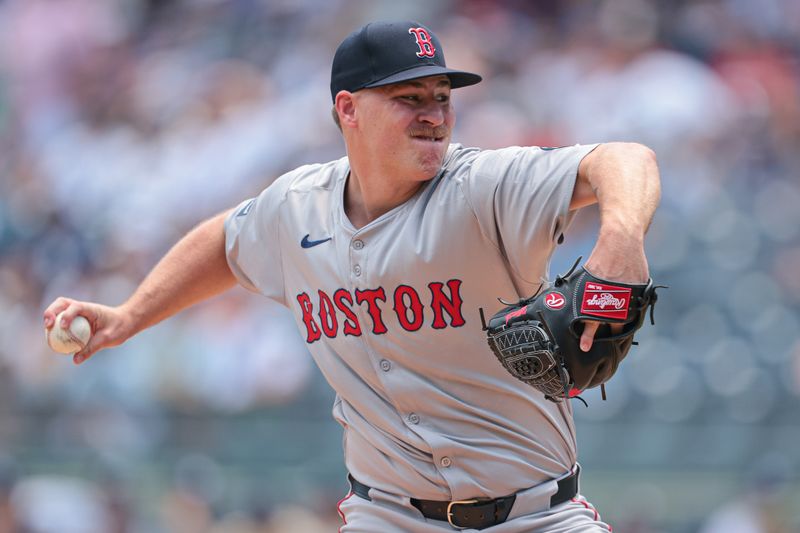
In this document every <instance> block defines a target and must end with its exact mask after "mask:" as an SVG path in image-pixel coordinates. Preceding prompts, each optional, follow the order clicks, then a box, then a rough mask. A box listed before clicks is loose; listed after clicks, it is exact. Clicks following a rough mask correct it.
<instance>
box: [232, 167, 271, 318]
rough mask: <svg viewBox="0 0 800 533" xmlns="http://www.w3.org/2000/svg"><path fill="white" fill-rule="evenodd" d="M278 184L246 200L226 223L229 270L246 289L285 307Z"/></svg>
mask: <svg viewBox="0 0 800 533" xmlns="http://www.w3.org/2000/svg"><path fill="white" fill-rule="evenodd" d="M277 185H278V183H274V184H273V185H271V186H269V187H267V188H266V189H264V191H263V192H261V194H259V195H258V196H257V197H255V198H252V199H250V200H246V201H244V202H242V203H241V204H239V206H237V207H236V209H234V210H233V211H232V212H231V214H230V215H228V218H227V219H226V220H225V252H226V256H227V259H228V266H230V269H231V271H232V272H233V274H234V275H235V276H236V279H237V280H238V281H239V283H240V284H241V285H242V286H244V287H245V288H247V289H249V290H251V291H255V292H258V293H261V294H263V295H264V296H267V297H268V298H272V299H273V300H276V301H277V302H279V303H285V291H284V279H283V261H282V257H281V246H280V201H281V191H280V190H279V187H278V186H277Z"/></svg>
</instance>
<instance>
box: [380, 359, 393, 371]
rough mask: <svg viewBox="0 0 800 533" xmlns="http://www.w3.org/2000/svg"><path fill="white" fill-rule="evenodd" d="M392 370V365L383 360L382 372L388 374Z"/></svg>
mask: <svg viewBox="0 0 800 533" xmlns="http://www.w3.org/2000/svg"><path fill="white" fill-rule="evenodd" d="M391 369H392V363H390V362H389V361H387V360H386V359H381V370H383V371H384V372H388V371H389V370H391Z"/></svg>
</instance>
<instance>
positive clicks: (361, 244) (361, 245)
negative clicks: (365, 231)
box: [353, 241, 364, 250]
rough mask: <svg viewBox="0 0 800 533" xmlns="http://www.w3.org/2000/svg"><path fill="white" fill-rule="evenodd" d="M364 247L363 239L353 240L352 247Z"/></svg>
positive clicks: (357, 248) (358, 248)
mask: <svg viewBox="0 0 800 533" xmlns="http://www.w3.org/2000/svg"><path fill="white" fill-rule="evenodd" d="M363 247H364V241H353V248H355V249H356V250H360V249H362V248H363Z"/></svg>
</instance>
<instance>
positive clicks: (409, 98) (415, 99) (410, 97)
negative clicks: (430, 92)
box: [400, 94, 419, 102]
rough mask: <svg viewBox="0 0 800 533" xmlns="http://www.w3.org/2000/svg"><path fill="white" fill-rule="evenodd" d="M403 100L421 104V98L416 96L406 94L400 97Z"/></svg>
mask: <svg viewBox="0 0 800 533" xmlns="http://www.w3.org/2000/svg"><path fill="white" fill-rule="evenodd" d="M400 99H401V100H406V101H407V102H419V96H417V95H416V94H404V95H403V96H400Z"/></svg>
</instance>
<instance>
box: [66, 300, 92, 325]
mask: <svg viewBox="0 0 800 533" xmlns="http://www.w3.org/2000/svg"><path fill="white" fill-rule="evenodd" d="M63 313H64V314H63V316H62V317H61V327H62V328H65V329H66V328H69V326H70V324H72V321H73V320H74V319H75V317H76V316H78V315H80V316H82V317H85V318H86V320H88V321H89V323H90V324H92V329H94V327H96V324H97V311H96V310H95V309H94V307H93V306H91V305H88V304H86V303H84V302H75V301H73V302H71V303H70V305H69V306H68V307H67V308H66V309H64V311H63Z"/></svg>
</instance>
